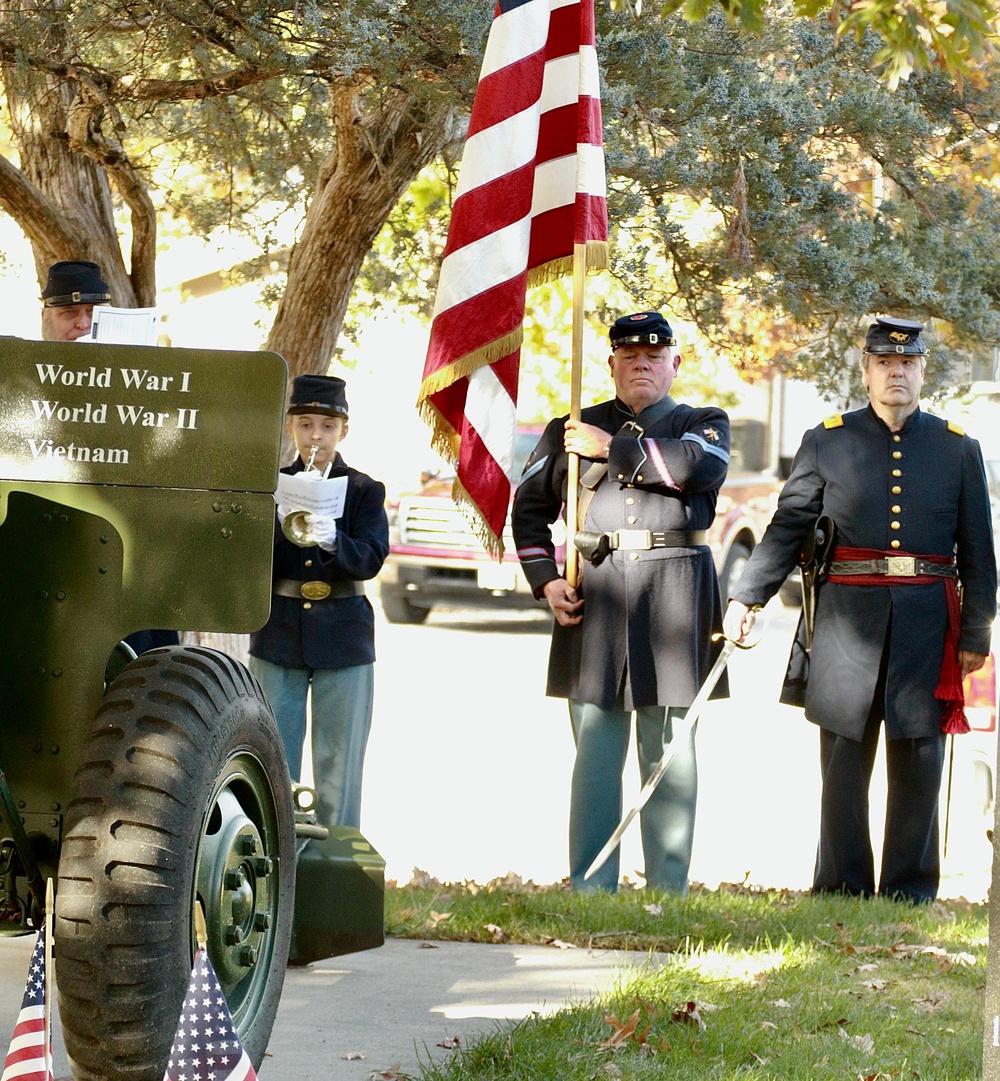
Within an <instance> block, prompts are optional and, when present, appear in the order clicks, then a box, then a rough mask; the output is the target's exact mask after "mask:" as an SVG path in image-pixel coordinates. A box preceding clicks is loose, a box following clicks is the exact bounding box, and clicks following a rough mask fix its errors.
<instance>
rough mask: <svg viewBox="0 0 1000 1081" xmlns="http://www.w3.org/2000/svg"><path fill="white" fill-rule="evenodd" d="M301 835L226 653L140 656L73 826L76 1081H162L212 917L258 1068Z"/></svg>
mask: <svg viewBox="0 0 1000 1081" xmlns="http://www.w3.org/2000/svg"><path fill="white" fill-rule="evenodd" d="M294 890H295V824H294V811H293V806H292V792H291V782H290V780H289V776H288V767H287V765H286V764H285V758H284V753H283V750H282V744H281V739H280V737H279V735H278V731H277V728H276V726H275V724H274V719H273V718H272V716H271V713H270V710H269V708H268V706H267V702H266V700H265V698H264V696H263V693H262V691H261V689H260V687H259V685H258V684H257V682H256V681H255V680H254V678H253V677H252V676H251V675H250V673H249V672H248V671H247V670H246V668H244V667H243V665H241V664H239V663H237V662H236V661H234V660H232V659H230V658H229V657H227V656H226V655H225V654H223V653H217V652H216V651H215V650H210V649H204V648H201V647H184V646H175V647H169V648H166V649H158V650H154V651H152V652H150V653H145V654H143V655H142V656H140V657H138V658H137V659H136V660H134V661H132V662H131V663H130V664H129V665H127V666H126V667H125V668H124V669H123V670H122V672H121V673H120V674H119V676H118V677H117V678H116V679H115V680H114V682H113V683H112V684H111V685H110V687H109V688H108V690H107V692H106V694H105V697H104V701H103V703H102V705H101V707H100V709H99V710H98V712H97V716H96V718H95V721H94V726H93V729H92V730H91V733H90V736H89V737H88V740H87V742H86V744H85V747H84V759H83V763H82V765H81V766H80V768H79V770H78V771H77V775H76V794H75V796H74V798H73V800H72V802H71V804H70V806H69V808H68V809H67V814H66V821H65V832H64V837H63V843H62V853H61V857H60V861H59V883H58V891H57V896H56V924H55V942H56V944H57V945H56V951H55V952H56V975H57V984H58V988H59V1010H60V1015H61V1018H62V1025H63V1032H64V1036H65V1041H66V1048H67V1051H68V1052H69V1057H70V1061H71V1063H72V1066H73V1074H74V1077H76V1078H77V1081H98V1079H100V1081H125V1079H128V1081H161V1079H162V1077H163V1073H164V1068H165V1066H166V1062H167V1058H168V1055H169V1052H170V1046H171V1042H172V1040H173V1037H174V1032H175V1030H176V1028H177V1021H178V1017H179V1014H180V1008H181V1002H182V1001H183V998H184V994H185V991H186V988H187V984H188V980H189V977H190V974H191V965H192V961H193V958H194V953H195V948H196V944H195V936H194V921H193V906H194V903H195V901H199V902H200V903H201V905H202V907H203V909H204V912H205V919H206V924H207V945H208V953H209V957H210V958H211V961H212V965H213V967H214V968H215V971H216V974H217V975H218V977H219V982H220V983H221V985H222V989H223V991H224V992H225V995H226V999H227V1001H228V1003H229V1008H230V1011H231V1013H232V1015H233V1020H234V1022H235V1024H236V1030H237V1032H238V1033H239V1036H240V1039H241V1041H242V1042H243V1045H244V1047H245V1048H246V1051H247V1054H248V1055H249V1057H250V1058H251V1059H252V1061H253V1063H254V1066H255V1067H257V1066H259V1064H260V1061H261V1059H262V1058H263V1056H264V1051H265V1049H266V1047H267V1042H268V1039H269V1037H270V1034H271V1027H272V1025H273V1023H274V1015H275V1013H276V1011H277V1008H278V999H279V997H280V995H281V985H282V981H283V979H284V973H285V964H286V961H287V958H288V947H289V938H290V934H291V928H292V919H293V913H294Z"/></svg>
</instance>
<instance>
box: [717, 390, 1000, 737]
mask: <svg viewBox="0 0 1000 1081" xmlns="http://www.w3.org/2000/svg"><path fill="white" fill-rule="evenodd" d="M841 420H842V423H839V421H841ZM826 425H830V426H826ZM821 514H824V515H829V516H830V517H831V518H832V519H833V521H834V523H835V525H836V529H837V544H838V545H842V546H845V547H850V548H874V549H878V550H880V551H889V552H891V551H897V552H899V553H901V554H909V555H936V556H951V555H953V554H954V555H955V556H956V557H957V561H958V573H959V578H960V581H961V585H962V592H963V603H962V623H961V636H960V639H959V649H964V650H970V651H971V652H974V653H982V654H986V653H989V650H990V631H991V626H992V623H993V618H994V615H995V614H996V590H997V576H996V563H995V560H994V553H993V535H992V525H991V516H990V502H989V493H988V491H987V486H986V477H985V472H984V468H983V460H982V455H981V453H980V450H979V444H978V443H977V442H976V440H974V439H972V438H970V437H969V436H966V435H963V434H961V432H959V431H957V430H953V429H950V428H949V427H948V425H947V424H946V423H945V421H943V420H941V419H940V418H938V417H934V416H931V415H930V414H928V413H924V412H923V411H921V410H920V409H917V410H916V411H915V412H914V413H912V414H911V415H910V416H909V417H908V418H907V419H906V423H905V424H904V425H903V427H902V429H901V430H900V431H899V432H897V433H894V432H892V431H891V430H890V429H889V427H888V426H887V425H886V424H885V423H883V421H882V420H881V419H880V418H879V417H878V415H877V414H876V413H875V411H874V410H873V409H872V408H871V407H870V406H869V407H867V408H865V409H861V410H857V411H855V412H851V413H845V414H843V417H842V418H833V419H832V421H827V422H825V423H824V425H821V426H819V427H817V428H814V429H812V430H811V431H809V432H806V434H805V436H804V437H803V440H802V445H801V446H800V448H799V450H798V453H797V454H796V456H795V460H794V462H793V464H792V471H791V475H790V476H789V478H788V481H787V482H786V483H785V486H784V488H783V490H782V493H781V496H780V498H779V500H778V507H777V510H776V511H775V514H774V517H773V519H772V521H771V524H770V526H769V527H768V529H767V531H766V533H765V534H764V537H763V539H762V541H761V543H760V544H759V545H758V546H757V548H756V549H755V550H754V553H753V555H752V556H751V558H750V562H749V563H748V564H747V567H746V570H745V571H744V572H743V574H742V576H741V577H740V580H739V582H738V583H737V584H736V587H735V589H734V591H733V598H734V599H735V600H738V601H742V602H743V603H744V604H747V605H755V604H764V603H765V602H766V601H767V600H768V599H770V598H771V597H772V596H773V595H774V594H775V592H776V591H777V589H778V587H779V586H780V585H781V583H782V582H783V581H784V579H785V577H786V575H787V574H788V573H789V572H790V571H791V570H792V569H793V567H794V566H795V563H796V558H797V555H798V552H799V548H800V545H801V543H802V540H803V538H804V537H805V536H806V534H807V533H808V532H809V531H810V530H811V529H812V528H813V526H814V523H815V521H816V518H817V516H819V515H821ZM893 542H897V543H896V544H895V545H894V543H893ZM944 589H945V587H944V583H943V581H942V582H936V583H934V584H932V585H892V586H881V585H879V586H855V585H843V584H838V583H834V582H827V583H825V584H824V585H822V586H821V587H820V590H819V595H818V601H817V606H816V630H815V636H814V639H813V647H812V654H811V659H810V663H809V667H808V685H807V687H806V691H805V702H804V704H805V711H806V716H807V717H808V718H809V720H811V721H814V722H815V723H816V724H818V725H819V726H820V727H821V728H823V729H826V730H827V731H830V732H833V733H836V734H837V735H841V736H846V737H848V738H850V739H855V740H860V739H861V736H862V734H863V732H864V729H865V722H866V719H867V717H868V712H869V709H870V707H871V705H872V699H873V695H874V691H875V683H876V680H877V678H878V673H879V663H880V660H881V658H882V652H883V647H884V645H885V642H886V636H887V635H888V636H889V640H890V647H889V649H890V652H889V660H888V675H887V685H886V696H885V726H886V736H887V738H888V739H909V738H922V737H927V736H933V735H936V734H937V733H938V732H939V730H940V723H941V713H942V708H943V704H942V703H941V702H940V701H939V700H937V699H935V698H934V689H935V687H936V686H937V682H938V677H939V675H940V670H941V658H942V652H943V646H944V634H945V626H946V622H947V611H946V602H945V592H944ZM799 644H800V645H801V639H800V643H799ZM793 653H794V650H793ZM796 667H797V661H796V658H795V657H794V656H793V662H792V664H791V665H790V667H789V674H788V676H787V677H786V684H785V692H784V694H783V700H785V701H791V702H795V698H796V688H795V687H794V683H795V680H796V677H797V672H796ZM799 690H801V688H799ZM798 704H802V703H801V701H800V702H799V703H798Z"/></svg>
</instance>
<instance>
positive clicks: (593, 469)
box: [511, 312, 729, 894]
mask: <svg viewBox="0 0 1000 1081" xmlns="http://www.w3.org/2000/svg"><path fill="white" fill-rule="evenodd" d="M610 339H611V356H610V357H609V366H610V369H611V375H612V378H613V380H614V385H615V397H614V398H613V399H611V400H609V401H605V402H601V403H600V404H598V405H594V406H591V407H589V408H588V409H584V410H583V412H582V415H581V419H580V420H572V419H568V418H566V417H560V418H558V419H556V420H553V421H552V422H551V423H550V424H549V425H548V427H547V428H546V429H545V432H544V434H543V435H542V437H541V439H540V440H539V443H538V446H537V447H536V449H535V451H534V453H533V454H532V456H531V458H530V459H529V460H528V463H527V465H526V466H525V471H524V474H523V476H522V478H521V482H520V484H519V486H518V489H517V493H516V496H515V499H514V506H513V510H512V513H511V522H512V526H513V532H514V541H515V544H516V546H517V550H518V557H519V559H520V560H521V566H522V568H523V569H524V573H525V575H526V577H527V579H528V581H529V583H530V584H531V586H532V587H533V589H534V592H535V595H536V596H537V597H545V598H546V599H547V600H548V602H549V606H550V607H551V609H552V611H553V613H554V615H555V625H554V627H553V635H552V644H551V651H550V656H549V678H548V694H549V695H551V696H553V697H561V698H567V699H568V700H569V704H570V716H571V720H572V723H573V734H574V739H575V741H576V761H575V764H574V769H573V780H572V794H571V806H570V827H569V833H570V837H569V849H570V881H571V883H572V884H573V886H574V887H576V888H578V889H594V888H597V889H605V890H614V889H616V888H617V885H618V872H619V863H618V855H617V852H615V853H614V855H613V858H611V859H609V860H607V862H606V863H604V865H603V867H601V869H600V870H599V871H597V872H596V873H595V874H593V875H592V876H591V877H589V878H588V877H587V871H588V868H589V867H590V865H591V863H592V862H593V861H594V857H595V856H596V855H597V853H598V852H599V851H600V849H601V846H602V845H603V844H604V843H605V842H606V841H607V839H608V837H609V836H610V834H611V832H612V830H613V829H614V827H615V824H616V823H617V822H618V820H619V818H620V817H621V811H622V770H623V768H624V765H625V756H626V753H627V751H628V744H629V738H630V728H631V718H632V715H633V714H635V718H636V728H637V733H638V753H639V765H640V774H641V777H642V779H643V781H648V780H649V778H650V775H651V774H652V773H653V771H654V769H656V767H657V764H658V763H659V762H660V761H661V759H662V758H663V757H664V754H665V753H666V754H668V755H669V756H671V757H672V759H673V764H672V766H671V769H670V770H669V772H668V773H667V774H666V776H665V777H664V778H663V781H662V782H661V783H659V784H658V785H657V786H656V787H655V791H654V792H653V794H652V798H650V799H649V802H648V803H647V805H646V806H645V807H644V808H643V812H642V817H641V829H642V843H643V855H644V861H645V878H646V885H647V886H649V887H653V888H657V889H664V890H670V891H672V892H675V893H678V894H683V893H684V892H685V891H686V890H687V874H688V866H689V864H690V860H691V847H692V841H693V834H694V817H695V800H696V794H697V766H696V761H695V747H694V740H695V725H694V723H693V721H692V723H685V716H686V714H687V712H688V707H689V706H690V705H691V704H692V703H693V702H694V701H695V699H696V696H697V695H698V691H699V688H700V687H701V686H702V684H704V683H705V682H706V676H708V674H709V672H710V671H712V669H713V662H715V661H716V660H717V658H718V656H719V653H720V650H721V645H720V644H719V643H718V642H713V640H712V636H713V633H717V632H719V631H720V630H721V626H722V604H721V600H720V598H719V586H718V580H717V578H716V572H715V565H714V562H713V560H712V552H711V549H710V548H709V547H708V544H707V538H706V531H707V529H708V528H709V526H710V525H711V524H712V520H713V518H714V515H715V504H716V499H717V496H718V491H719V487H720V485H721V484H722V482H723V480H724V479H725V476H726V470H727V467H728V463H729V419H728V417H727V416H726V414H725V413H724V412H723V411H722V410H721V409H717V408H714V407H708V408H693V407H692V406H689V405H683V404H678V403H677V402H675V401H674V399H673V398H672V397H671V396H670V389H671V386H672V384H673V381H674V377H675V376H676V375H677V371H678V368H679V366H680V361H681V355H680V351H679V349H678V348H677V342H676V339H675V338H674V334H673V331H672V329H671V327H670V324H669V323H668V322H667V320H666V319H665V318H664V317H663V315H662V314H661V313H659V312H637V313H635V314H633V315H626V316H623V317H622V318H620V319H618V320H617V321H616V322H615V323H614V325H613V326H612V327H611V330H610ZM569 454H578V455H579V456H580V458H581V459H582V461H581V470H580V472H581V496H580V500H579V511H578V519H579V523H580V532H578V533H577V548H578V549H579V550H580V551H581V553H582V554H583V556H584V557H585V559H586V560H587V561H588V562H587V564H586V565H585V566H584V571H583V576H582V580H581V581H580V582H579V583H576V584H574V583H571V582H570V581H568V580H567V578H566V577H564V574H563V572H562V571H561V570H560V568H559V566H558V565H557V563H556V557H555V548H554V545H553V541H552V534H551V532H550V529H549V526H550V525H551V524H552V523H553V522H555V521H556V520H557V519H558V518H559V516H560V514H561V512H562V508H563V504H564V502H565V500H566V478H567V472H568V466H567V463H568V455H569ZM723 664H724V662H723ZM721 668H722V665H720V666H719V669H718V672H717V673H716V675H715V677H713V678H717V677H718V675H719V674H721ZM711 693H712V696H713V697H725V696H726V695H727V694H728V688H727V684H726V680H725V678H724V674H722V678H721V679H719V680H718V683H717V684H716V685H715V687H714V689H713V690H712V692H711Z"/></svg>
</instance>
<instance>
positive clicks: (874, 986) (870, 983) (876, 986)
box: [861, 980, 886, 991]
mask: <svg viewBox="0 0 1000 1081" xmlns="http://www.w3.org/2000/svg"><path fill="white" fill-rule="evenodd" d="M885 983H886V981H885V980H864V981H863V982H862V984H861V986H862V987H867V988H868V990H869V991H884V990H885Z"/></svg>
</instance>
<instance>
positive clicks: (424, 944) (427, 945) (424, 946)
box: [417, 942, 438, 950]
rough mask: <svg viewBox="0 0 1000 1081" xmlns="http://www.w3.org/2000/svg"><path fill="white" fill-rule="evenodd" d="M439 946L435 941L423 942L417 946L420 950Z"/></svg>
mask: <svg viewBox="0 0 1000 1081" xmlns="http://www.w3.org/2000/svg"><path fill="white" fill-rule="evenodd" d="M437 948H438V947H437V945H435V943H433V942H421V943H420V945H419V946H418V947H417V949H418V950H436V949H437Z"/></svg>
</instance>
